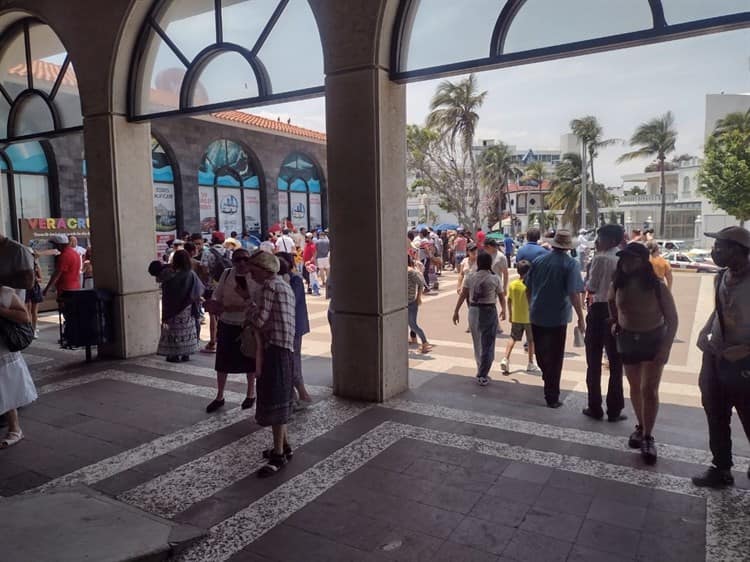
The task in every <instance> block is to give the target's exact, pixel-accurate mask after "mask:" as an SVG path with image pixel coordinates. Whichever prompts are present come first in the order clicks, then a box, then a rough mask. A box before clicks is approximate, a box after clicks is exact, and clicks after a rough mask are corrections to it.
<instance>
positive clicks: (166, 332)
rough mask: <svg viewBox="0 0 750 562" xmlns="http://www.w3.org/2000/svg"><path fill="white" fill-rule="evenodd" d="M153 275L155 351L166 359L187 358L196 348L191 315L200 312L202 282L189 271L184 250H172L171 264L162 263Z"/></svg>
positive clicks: (196, 341)
mask: <svg viewBox="0 0 750 562" xmlns="http://www.w3.org/2000/svg"><path fill="white" fill-rule="evenodd" d="M156 263H159V262H156ZM157 279H158V280H159V281H160V282H161V290H162V306H161V321H162V327H161V337H160V338H159V348H158V350H157V354H159V355H162V356H166V358H167V361H169V362H170V363H178V362H180V361H188V360H189V359H190V356H191V355H192V354H193V353H197V352H198V348H199V344H198V334H197V333H196V331H195V319H196V318H198V317H199V316H200V310H199V308H198V307H199V304H200V300H201V295H202V294H203V291H204V287H203V283H201V281H200V279H198V276H197V275H196V274H195V273H194V272H193V267H192V264H191V259H190V255H189V254H188V253H187V252H186V251H185V250H177V251H176V252H175V253H174V255H173V257H172V266H171V267H165V268H164V269H163V270H162V271H161V272H160V273H159V275H158V277H157Z"/></svg>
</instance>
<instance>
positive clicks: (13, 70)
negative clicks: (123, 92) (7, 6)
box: [0, 18, 83, 140]
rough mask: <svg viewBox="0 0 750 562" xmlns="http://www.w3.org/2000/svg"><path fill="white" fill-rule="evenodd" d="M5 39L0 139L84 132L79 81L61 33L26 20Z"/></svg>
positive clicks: (0, 56)
mask: <svg viewBox="0 0 750 562" xmlns="http://www.w3.org/2000/svg"><path fill="white" fill-rule="evenodd" d="M0 36H1V37H2V39H0V140H7V139H18V138H28V137H33V136H38V135H41V134H51V133H60V132H67V131H71V130H80V129H81V126H82V124H83V119H82V117H81V100H80V96H79V94H78V82H77V80H76V75H75V72H74V71H73V65H72V64H71V62H70V57H69V56H68V53H67V52H66V50H65V47H64V46H63V44H62V43H61V42H60V39H59V38H58V37H57V35H56V34H55V32H54V31H52V29H51V28H50V27H49V26H48V25H46V24H44V23H42V22H40V21H38V20H36V19H33V18H25V19H22V20H20V21H17V22H15V23H14V24H12V25H11V26H10V27H9V28H8V29H7V30H5V31H3V32H2V35H0Z"/></svg>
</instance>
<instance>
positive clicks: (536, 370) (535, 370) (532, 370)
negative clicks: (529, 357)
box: [526, 363, 542, 375]
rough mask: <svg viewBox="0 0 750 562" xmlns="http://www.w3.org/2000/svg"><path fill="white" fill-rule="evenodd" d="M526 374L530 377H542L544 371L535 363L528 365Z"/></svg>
mask: <svg viewBox="0 0 750 562" xmlns="http://www.w3.org/2000/svg"><path fill="white" fill-rule="evenodd" d="M526 372H527V373H529V374H530V375H540V374H541V373H542V370H541V369H540V368H539V367H537V366H536V364H535V363H529V364H528V365H526Z"/></svg>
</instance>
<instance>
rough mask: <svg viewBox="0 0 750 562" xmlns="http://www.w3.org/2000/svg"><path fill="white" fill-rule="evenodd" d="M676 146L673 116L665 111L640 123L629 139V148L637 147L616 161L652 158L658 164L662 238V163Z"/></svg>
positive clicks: (664, 188) (664, 197)
mask: <svg viewBox="0 0 750 562" xmlns="http://www.w3.org/2000/svg"><path fill="white" fill-rule="evenodd" d="M676 144H677V131H676V130H675V128H674V115H672V112H671V111H667V112H666V113H665V114H664V115H661V116H660V117H654V118H653V119H651V120H650V121H647V122H645V123H641V124H640V125H639V126H638V128H637V129H636V130H635V133H633V136H632V137H631V138H630V146H632V147H638V148H636V149H635V150H633V151H631V152H626V153H625V154H623V155H622V156H620V157H619V158H618V159H617V161H618V162H625V161H627V160H635V159H637V158H654V157H656V160H657V162H658V164H659V172H660V178H659V189H660V190H661V223H660V224H659V233H660V235H661V236H664V232H665V227H666V222H667V186H666V180H665V177H664V162H665V161H666V159H667V154H669V153H671V152H674V150H675V145H676Z"/></svg>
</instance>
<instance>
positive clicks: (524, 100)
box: [250, 30, 750, 185]
mask: <svg viewBox="0 0 750 562" xmlns="http://www.w3.org/2000/svg"><path fill="white" fill-rule="evenodd" d="M457 78H458V77H456V78H453V79H454V80H455V79H457ZM478 78H479V85H480V87H481V89H482V90H487V91H488V92H489V94H488V96H487V100H486V102H485V104H484V107H483V108H482V110H481V112H480V123H479V131H478V138H493V139H500V140H503V141H504V142H506V143H508V144H514V145H516V146H518V148H520V149H526V148H552V149H554V148H558V147H559V138H560V135H561V134H562V133H565V132H568V123H569V122H570V120H571V119H573V118H575V117H579V116H583V115H587V114H591V115H595V116H597V117H598V119H599V121H600V123H601V124H602V125H603V127H604V132H605V135H606V136H607V137H611V138H622V139H628V138H630V136H631V135H632V133H633V131H634V130H635V128H636V127H637V125H638V124H639V123H641V122H643V121H646V120H648V119H650V118H652V117H655V116H657V115H660V114H662V113H664V112H665V111H667V110H671V111H672V112H673V113H674V114H675V118H676V127H677V130H678V132H679V136H678V143H677V153H678V154H682V153H690V154H698V155H699V154H701V152H702V148H703V139H704V128H705V103H706V102H705V96H706V94H718V93H721V92H726V93H750V30H739V31H731V32H725V33H720V34H714V35H707V36H703V37H695V38H691V39H684V40H680V41H672V42H669V43H661V44H658V45H649V46H645V47H637V48H631V49H624V50H620V51H612V52H608V53H600V54H596V55H586V56H581V57H575V58H570V59H563V60H557V61H550V62H545V63H537V64H532V65H525V66H519V67H515V68H508V69H501V70H494V71H489V72H483V73H479V74H478ZM437 83H438V81H428V82H421V83H417V84H410V85H409V86H408V87H407V100H408V109H407V118H408V122H409V123H422V122H423V121H424V118H425V116H426V115H427V113H428V111H429V101H430V98H431V96H432V94H433V92H434V90H435V87H436V86H437ZM250 111H252V112H253V113H257V114H260V115H265V116H268V117H271V118H274V119H275V118H276V117H277V116H281V117H282V118H283V119H287V118H291V119H292V122H293V123H295V124H297V125H301V126H305V127H310V128H313V129H317V130H325V103H324V100H322V99H315V100H306V101H303V102H295V103H289V104H283V105H280V106H268V107H260V108H255V109H254V110H250ZM625 150H627V147H626V146H616V147H613V148H610V149H607V150H604V151H602V153H601V154H600V157H599V159H598V160H597V169H598V171H597V179H598V180H599V181H603V182H605V183H606V184H607V185H619V184H620V183H621V181H620V176H621V175H622V174H626V173H633V172H638V171H641V170H642V169H643V167H644V166H646V165H647V164H648V162H647V161H642V162H640V161H636V162H630V163H627V164H622V165H617V164H616V163H615V160H616V159H617V157H618V156H619V155H620V154H621V153H622V152H624V151H625Z"/></svg>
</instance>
